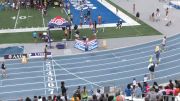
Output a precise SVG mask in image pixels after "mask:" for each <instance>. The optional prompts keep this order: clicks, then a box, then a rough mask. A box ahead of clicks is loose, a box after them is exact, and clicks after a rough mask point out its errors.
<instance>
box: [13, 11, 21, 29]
mask: <svg viewBox="0 0 180 101" xmlns="http://www.w3.org/2000/svg"><path fill="white" fill-rule="evenodd" d="M19 12H20V8H19V10H18V13H17V16H16V21H15V25H14V28H16V26H17V24H18V19H19Z"/></svg>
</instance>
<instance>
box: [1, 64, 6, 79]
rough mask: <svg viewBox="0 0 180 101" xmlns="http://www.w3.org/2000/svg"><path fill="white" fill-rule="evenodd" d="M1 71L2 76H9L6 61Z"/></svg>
mask: <svg viewBox="0 0 180 101" xmlns="http://www.w3.org/2000/svg"><path fill="white" fill-rule="evenodd" d="M1 69H2V70H1V72H2V78H7V72H6V66H5V64H4V62H3V63H2V65H1Z"/></svg>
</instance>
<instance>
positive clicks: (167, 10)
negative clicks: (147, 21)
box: [165, 7, 169, 20]
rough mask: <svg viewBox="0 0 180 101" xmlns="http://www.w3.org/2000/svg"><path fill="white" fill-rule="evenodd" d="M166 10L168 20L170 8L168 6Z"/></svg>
mask: <svg viewBox="0 0 180 101" xmlns="http://www.w3.org/2000/svg"><path fill="white" fill-rule="evenodd" d="M165 12H166V17H165V20H167V19H168V15H169V8H168V7H167V8H166V10H165Z"/></svg>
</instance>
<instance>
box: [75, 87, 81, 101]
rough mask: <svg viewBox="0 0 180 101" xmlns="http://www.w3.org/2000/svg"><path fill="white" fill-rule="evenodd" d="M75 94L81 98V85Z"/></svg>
mask: <svg viewBox="0 0 180 101" xmlns="http://www.w3.org/2000/svg"><path fill="white" fill-rule="evenodd" d="M74 96H75V97H78V98H79V99H80V100H81V87H80V86H78V88H77V90H76V92H75V94H74Z"/></svg>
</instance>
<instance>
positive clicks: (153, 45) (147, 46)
mask: <svg viewBox="0 0 180 101" xmlns="http://www.w3.org/2000/svg"><path fill="white" fill-rule="evenodd" d="M176 40H179V37H176V38H174V39H172V40H169V41H168V43H170V42H173V41H176ZM152 42H154V41H152ZM148 43H150V42H148ZM174 43H177V42H174ZM144 44H147V43H144ZM144 44H139V45H144ZM159 44H160V43H156V44H151V45H146V46H144V47H140V48H135V49H129V50H126V51H121V50H119V49H124V48H117V49H111V50H104V51H97V52H93V53H102V52H109V51H114V50H119V51H118V52H114V54H118V53H126V52H131V51H134V50H139V51H140V50H142V49H146V48H149V47H155V46H156V45H159ZM137 45H138V44H137ZM172 45H173V44H172ZM168 46H169V45H168ZM134 47H136V46H134ZM125 48H131V47H125ZM152 49H154V48H152ZM89 53H90V52H89ZM110 54H111V53H104V54H96V56H105V55H110ZM133 54H136V53H133ZM77 55H83V53H80V54H75V55H71V56H77ZM86 55H87V53H86ZM57 57H58V56H57ZM89 57H92V56H86V58H89ZM73 59H85V57H71V58H68V59H60V60H61V61H62V60H73ZM56 61H57V60H56Z"/></svg>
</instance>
